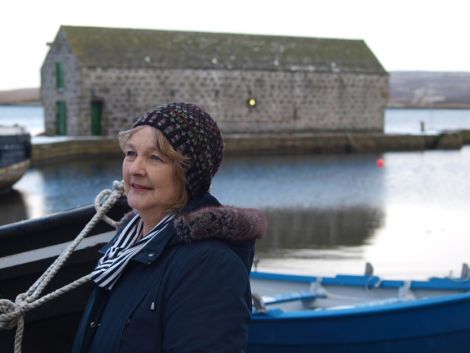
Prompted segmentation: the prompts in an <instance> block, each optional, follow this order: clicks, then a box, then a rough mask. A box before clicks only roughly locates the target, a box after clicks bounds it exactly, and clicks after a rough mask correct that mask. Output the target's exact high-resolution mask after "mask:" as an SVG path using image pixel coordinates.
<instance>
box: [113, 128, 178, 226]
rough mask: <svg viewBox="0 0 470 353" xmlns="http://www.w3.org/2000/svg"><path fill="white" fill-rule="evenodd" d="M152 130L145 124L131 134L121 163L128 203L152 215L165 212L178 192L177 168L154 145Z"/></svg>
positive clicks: (148, 215) (144, 214) (142, 213)
mask: <svg viewBox="0 0 470 353" xmlns="http://www.w3.org/2000/svg"><path fill="white" fill-rule="evenodd" d="M153 129H154V128H153V127H150V126H144V127H142V128H141V129H139V130H137V131H136V132H134V133H133V134H132V135H131V136H130V137H129V139H128V140H127V142H126V144H125V145H124V153H125V157H124V161H123V163H122V174H123V179H124V188H125V190H126V195H127V202H128V203H129V206H131V207H132V208H133V209H135V210H136V211H137V212H138V213H139V214H140V215H141V216H147V217H149V218H153V217H159V216H161V215H162V214H164V213H166V212H167V210H168V206H169V205H171V204H172V202H174V200H175V199H176V198H177V197H178V194H179V193H178V185H177V183H176V181H175V180H176V178H175V167H174V165H173V163H172V162H171V161H169V160H168V159H167V158H166V157H164V156H163V155H162V154H161V153H160V151H159V150H158V149H157V147H156V146H155V135H154V131H153Z"/></svg>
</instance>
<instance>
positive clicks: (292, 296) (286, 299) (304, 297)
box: [251, 291, 324, 312]
mask: <svg viewBox="0 0 470 353" xmlns="http://www.w3.org/2000/svg"><path fill="white" fill-rule="evenodd" d="M323 297H324V295H320V294H316V293H312V292H310V291H304V292H289V293H280V294H277V295H275V296H272V297H268V296H260V295H259V294H256V293H252V294H251V298H252V303H253V307H254V309H255V310H256V311H257V312H267V306H269V305H275V304H284V303H290V302H295V301H301V302H302V303H303V304H304V305H306V306H310V305H311V303H312V302H313V301H314V300H315V299H318V298H323Z"/></svg>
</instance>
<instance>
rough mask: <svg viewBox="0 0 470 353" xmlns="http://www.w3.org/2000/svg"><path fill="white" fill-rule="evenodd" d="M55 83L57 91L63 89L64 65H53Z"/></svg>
mask: <svg viewBox="0 0 470 353" xmlns="http://www.w3.org/2000/svg"><path fill="white" fill-rule="evenodd" d="M55 82H56V88H57V90H63V89H64V65H63V64H62V63H60V62H57V63H55Z"/></svg>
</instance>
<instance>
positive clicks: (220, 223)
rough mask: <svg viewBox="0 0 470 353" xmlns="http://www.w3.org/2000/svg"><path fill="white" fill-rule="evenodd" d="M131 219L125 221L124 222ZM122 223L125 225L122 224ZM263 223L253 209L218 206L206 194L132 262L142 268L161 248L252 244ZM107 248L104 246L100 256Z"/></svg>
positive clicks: (212, 198)
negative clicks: (207, 243) (212, 242)
mask: <svg viewBox="0 0 470 353" xmlns="http://www.w3.org/2000/svg"><path fill="white" fill-rule="evenodd" d="M130 218H131V217H129V216H127V217H125V219H126V221H127V220H129V219H130ZM124 223H125V222H124ZM266 228H267V222H266V218H265V217H264V215H262V214H261V212H259V211H257V210H254V209H246V208H236V207H229V206H221V205H220V203H219V202H218V201H217V199H216V198H215V197H214V196H212V195H211V194H209V193H207V194H205V195H204V196H202V197H200V198H197V199H194V200H192V201H190V202H189V203H188V205H187V206H186V207H184V208H183V209H182V210H181V211H180V212H179V213H178V214H177V216H176V217H175V219H174V221H173V222H172V223H170V224H169V225H168V226H167V227H166V228H165V229H164V230H163V231H162V232H161V233H160V234H159V235H158V236H157V237H155V238H154V239H152V240H151V241H150V242H149V243H148V244H147V245H146V246H145V247H144V248H143V249H142V250H141V251H140V252H139V253H138V254H137V255H135V256H134V257H133V258H132V260H134V261H138V262H141V263H145V264H151V263H153V262H154V261H156V260H157V259H158V258H159V257H160V256H161V254H162V253H163V251H164V250H165V248H167V247H169V246H174V245H177V244H181V243H190V242H192V241H199V240H203V239H211V238H212V239H220V240H223V241H226V242H229V243H243V242H247V241H248V242H249V243H253V242H254V241H255V240H256V239H260V238H261V237H262V236H263V235H264V234H265V233H266ZM108 247H109V245H107V246H105V247H104V248H103V249H102V250H101V251H102V252H104V251H106V249H107V248H108Z"/></svg>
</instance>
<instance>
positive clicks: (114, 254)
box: [91, 213, 175, 290]
mask: <svg viewBox="0 0 470 353" xmlns="http://www.w3.org/2000/svg"><path fill="white" fill-rule="evenodd" d="M174 216H175V214H174V213H171V214H168V215H166V216H165V217H164V218H163V219H162V220H161V221H160V222H159V223H158V224H157V225H156V226H155V227H154V228H153V229H152V230H151V231H150V233H148V235H147V236H145V237H144V238H141V236H142V228H143V222H142V220H141V219H140V216H139V215H138V214H137V215H135V216H134V217H133V218H132V220H131V221H130V222H129V223H128V224H127V225H126V227H125V228H124V229H123V230H122V232H121V234H120V235H119V237H118V239H117V240H116V241H115V242H114V244H113V245H111V247H110V248H109V249H108V250H107V251H106V253H105V254H104V255H103V257H101V258H100V259H99V260H98V264H97V265H96V268H95V269H94V270H93V272H92V273H91V278H92V279H93V281H94V282H95V283H96V284H97V285H98V286H99V287H102V288H105V289H108V290H110V289H111V288H113V286H114V284H115V283H116V281H117V280H118V279H119V277H120V276H121V274H122V272H123V271H124V268H125V267H126V265H127V264H128V262H129V261H130V259H131V258H132V257H133V256H134V255H135V254H137V253H138V252H139V251H140V250H142V249H143V247H144V246H145V245H147V244H148V243H149V242H150V241H151V240H152V239H153V238H155V237H156V236H157V235H158V234H159V233H160V232H162V231H163V230H164V229H165V228H166V226H167V225H168V224H169V223H170V221H171V220H172V219H173V218H174Z"/></svg>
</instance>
